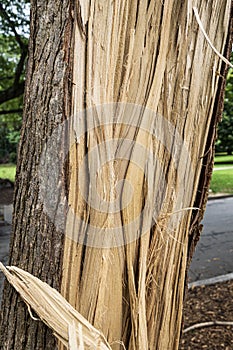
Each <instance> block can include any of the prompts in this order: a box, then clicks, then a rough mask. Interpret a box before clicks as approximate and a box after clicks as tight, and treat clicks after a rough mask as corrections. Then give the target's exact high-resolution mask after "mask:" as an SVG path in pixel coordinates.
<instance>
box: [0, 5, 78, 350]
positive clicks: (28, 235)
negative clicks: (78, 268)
mask: <svg viewBox="0 0 233 350" xmlns="http://www.w3.org/2000/svg"><path fill="white" fill-rule="evenodd" d="M71 10H72V9H71V4H70V1H66V0H65V1H53V0H51V1H43V0H41V1H32V3H31V37H30V45H29V62H28V69H27V84H26V92H25V97H24V100H25V109H24V119H23V127H22V133H21V142H20V145H19V151H18V165H17V176H16V184H15V196H14V219H13V235H12V239H11V248H10V262H9V263H10V264H11V265H17V266H19V267H21V268H23V269H25V270H27V271H30V272H31V273H33V274H34V275H35V276H39V277H40V278H41V279H42V280H43V281H45V282H47V283H49V284H50V285H51V286H54V287H55V288H57V289H59V286H60V279H61V264H62V251H63V240H64V235H63V233H62V232H59V231H58V230H57V229H56V228H55V226H54V224H53V222H52V220H51V219H49V217H47V216H46V214H45V212H44V210H43V201H42V200H41V198H40V196H39V178H38V166H39V161H40V156H41V152H42V149H43V147H44V144H45V142H46V140H47V138H48V137H49V136H50V135H51V133H52V131H53V129H54V128H55V127H56V125H58V124H59V123H61V122H62V121H63V119H64V118H66V116H67V115H68V114H69V113H70V112H69V100H68V99H69V97H68V96H70V92H69V91H68V90H69V85H70V80H69V74H70V73H69V69H70V65H69V62H68V58H69V57H70V53H69V48H70V42H71V33H72V23H73V21H72V20H71V17H70V12H71ZM51 161H52V162H53V166H54V171H56V169H57V168H59V167H60V164H59V160H58V159H52V160H51ZM48 181H51V179H48ZM62 186H63V185H62ZM0 329H1V331H0V348H1V349H4V350H13V349H18V350H20V349H22V350H32V349H38V350H42V349H55V346H56V340H55V338H54V337H53V336H52V334H51V331H50V330H48V328H47V327H45V326H44V325H43V323H42V322H32V319H31V318H30V316H29V314H28V310H27V307H26V306H25V305H24V303H23V302H22V301H21V300H20V298H19V297H18V295H17V293H15V291H14V290H13V289H12V288H11V287H10V286H9V284H6V285H5V289H4V295H3V303H2V308H1V328H0Z"/></svg>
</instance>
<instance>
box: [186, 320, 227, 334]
mask: <svg viewBox="0 0 233 350" xmlns="http://www.w3.org/2000/svg"><path fill="white" fill-rule="evenodd" d="M211 326H233V322H230V321H209V322H201V323H196V324H194V325H192V326H190V327H187V328H186V329H184V330H183V333H187V332H189V331H192V330H194V329H198V328H204V327H211Z"/></svg>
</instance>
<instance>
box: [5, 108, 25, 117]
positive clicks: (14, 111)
mask: <svg viewBox="0 0 233 350" xmlns="http://www.w3.org/2000/svg"><path fill="white" fill-rule="evenodd" d="M13 113H23V110H22V108H18V109H9V110H3V111H0V115H5V114H13Z"/></svg>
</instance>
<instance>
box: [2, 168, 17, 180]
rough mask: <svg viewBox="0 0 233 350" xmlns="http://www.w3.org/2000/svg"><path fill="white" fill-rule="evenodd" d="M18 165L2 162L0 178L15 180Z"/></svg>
mask: <svg viewBox="0 0 233 350" xmlns="http://www.w3.org/2000/svg"><path fill="white" fill-rule="evenodd" d="M15 172H16V166H15V165H14V164H0V178H1V179H9V180H11V181H15Z"/></svg>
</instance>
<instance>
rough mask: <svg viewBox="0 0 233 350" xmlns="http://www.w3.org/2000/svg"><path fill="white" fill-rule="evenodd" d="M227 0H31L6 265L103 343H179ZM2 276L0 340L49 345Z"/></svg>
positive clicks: (220, 74) (217, 93)
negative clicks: (52, 293)
mask: <svg viewBox="0 0 233 350" xmlns="http://www.w3.org/2000/svg"><path fill="white" fill-rule="evenodd" d="M198 14H199V16H200V20H201V23H202V26H203V28H204V29H205V30H206V33H207V35H208V37H209V39H210V41H211V42H212V44H213V46H214V47H215V49H216V50H217V51H218V52H220V53H221V54H222V55H225V56H229V52H230V47H231V46H230V42H231V40H230V34H231V1H230V0H223V1H218V0H213V1H208V2H207V1H197V0H193V1H189V0H184V1H175V0H169V1H168V0H165V1H155V0H151V1H139V0H131V1H128V0H125V1H123V0H120V1H110V0H106V1H100V0H93V1H88V0H80V1H78V0H76V1H74V3H73V1H68V0H67V1H63V2H61V1H56V0H53V1H52V0H51V1H50V0H49V1H47V2H46V3H45V2H44V1H41V0H39V1H32V14H31V38H30V47H29V63H28V74H27V88H26V93H25V111H24V121H23V128H22V137H21V142H20V147H19V158H18V166H17V179H16V191H15V200H14V224H13V235H12V241H11V257H10V264H11V265H17V266H19V267H21V268H24V269H26V270H27V271H29V272H31V273H33V274H34V275H36V276H38V277H39V278H41V279H42V280H43V281H46V282H47V283H49V284H50V285H51V286H53V287H55V288H57V289H58V290H60V291H61V293H62V294H63V295H64V296H65V298H66V299H67V300H68V301H69V302H70V303H71V304H72V305H73V306H74V307H75V308H76V309H77V310H78V311H79V312H80V313H81V314H82V315H83V316H84V317H85V318H86V319H88V320H89V321H90V322H91V323H92V324H93V325H94V326H95V327H96V328H97V329H99V330H100V331H102V332H103V333H104V335H105V336H106V338H107V340H108V341H109V343H110V344H111V347H112V349H114V350H117V349H122V348H123V347H122V344H124V346H125V348H126V349H130V350H133V349H143V350H146V349H159V350H164V349H168V350H169V349H178V345H179V337H180V332H181V323H182V307H183V298H184V290H185V278H186V269H187V267H188V263H189V261H190V258H191V255H192V253H193V249H194V247H195V245H196V242H197V240H198V237H199V234H200V221H201V219H202V217H203V211H204V208H205V204H206V200H207V194H208V186H209V181H210V176H211V171H212V161H213V147H214V140H215V134H216V132H215V127H216V124H217V121H218V120H219V118H220V116H221V112H222V102H223V89H224V84H225V76H226V64H225V63H224V62H223V61H222V59H221V58H219V56H218V55H217V54H216V53H215V52H214V50H213V47H211V46H210V44H209V43H208V42H207V39H206V37H205V36H204V33H203V28H202V26H201V24H200V22H199V24H198V21H197V18H198ZM56 346H58V347H59V348H60V349H63V346H62V345H60V344H57V345H56V342H55V339H54V338H53V336H52V335H51V333H50V331H49V330H48V329H47V328H46V327H44V326H43V324H42V323H40V322H35V321H33V320H31V319H30V317H29V314H28V312H27V308H25V306H24V305H22V302H21V301H20V298H18V297H17V295H16V293H15V292H14V291H13V290H12V289H11V288H10V287H9V285H7V284H6V285H5V288H4V296H3V303H2V321H1V348H3V349H4V350H13V349H17V350H18V349H24V350H25V349H26V350H27V349H28V350H29V349H30V350H31V349H38V350H41V349H54V348H56Z"/></svg>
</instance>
